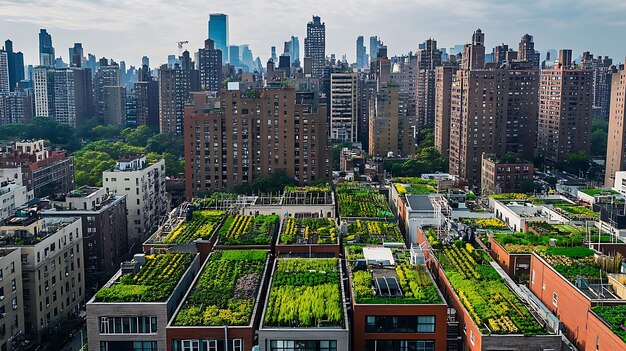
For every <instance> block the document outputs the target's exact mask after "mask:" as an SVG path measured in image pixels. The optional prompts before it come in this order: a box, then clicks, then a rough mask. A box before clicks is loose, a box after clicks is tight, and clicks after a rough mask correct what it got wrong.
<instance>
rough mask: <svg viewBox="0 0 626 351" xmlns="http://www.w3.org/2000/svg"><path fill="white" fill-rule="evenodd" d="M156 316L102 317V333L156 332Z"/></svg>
mask: <svg viewBox="0 0 626 351" xmlns="http://www.w3.org/2000/svg"><path fill="white" fill-rule="evenodd" d="M156 332H157V322H156V317H147V316H140V317H100V334H156Z"/></svg>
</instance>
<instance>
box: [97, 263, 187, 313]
mask: <svg viewBox="0 0 626 351" xmlns="http://www.w3.org/2000/svg"><path fill="white" fill-rule="evenodd" d="M194 256H195V255H194V254H188V253H176V254H159V255H156V256H154V255H148V256H146V263H145V264H144V265H143V266H142V267H141V269H140V270H139V272H137V274H134V275H132V274H124V275H122V276H121V277H120V279H119V281H117V282H114V283H113V284H112V285H111V286H109V287H105V288H102V289H100V291H98V292H97V293H96V295H95V301H96V302H158V301H165V300H167V298H168V297H169V296H170V294H171V293H172V291H173V290H174V288H175V287H176V285H177V284H178V281H179V280H180V278H181V277H182V276H183V274H184V273H185V271H187V268H188V267H189V265H190V264H191V262H192V261H193V258H194Z"/></svg>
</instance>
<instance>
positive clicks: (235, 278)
mask: <svg viewBox="0 0 626 351" xmlns="http://www.w3.org/2000/svg"><path fill="white" fill-rule="evenodd" d="M270 259H271V258H270V255H269V251H265V250H224V251H214V252H213V253H211V255H210V256H209V258H208V259H207V260H206V261H205V262H204V265H203V266H202V269H201V270H200V273H199V274H198V275H197V277H196V278H195V280H194V283H193V284H192V287H191V288H190V289H189V291H188V292H187V294H186V295H185V298H184V299H183V302H182V303H181V305H180V307H179V308H178V310H177V311H176V313H175V314H174V317H173V318H172V320H171V321H170V323H169V324H168V326H167V349H168V350H171V351H186V350H242V351H243V350H252V349H253V346H254V344H255V333H256V330H257V329H258V326H259V321H260V318H261V313H262V311H263V301H264V300H265V296H266V293H267V284H268V280H269V274H270V273H269V271H270V269H271V264H270V262H271V261H270Z"/></svg>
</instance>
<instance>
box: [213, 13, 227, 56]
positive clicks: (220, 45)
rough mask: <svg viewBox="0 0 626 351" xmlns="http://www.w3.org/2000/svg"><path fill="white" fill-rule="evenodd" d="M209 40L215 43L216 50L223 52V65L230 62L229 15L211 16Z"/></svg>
mask: <svg viewBox="0 0 626 351" xmlns="http://www.w3.org/2000/svg"><path fill="white" fill-rule="evenodd" d="M209 39H211V40H213V41H214V42H215V48H216V49H218V50H222V65H223V64H225V63H226V62H230V63H232V62H231V61H230V57H229V55H228V54H229V53H228V46H229V45H228V15H225V14H223V13H211V14H209Z"/></svg>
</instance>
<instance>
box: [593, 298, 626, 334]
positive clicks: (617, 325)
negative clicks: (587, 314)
mask: <svg viewBox="0 0 626 351" xmlns="http://www.w3.org/2000/svg"><path fill="white" fill-rule="evenodd" d="M592 310H593V312H595V313H596V314H597V315H598V316H599V317H600V318H601V319H602V320H604V322H606V323H607V324H608V325H609V328H611V330H612V331H613V333H615V334H616V335H617V336H619V337H620V338H622V340H624V342H625V343H626V305H621V306H596V307H593V308H592Z"/></svg>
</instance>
